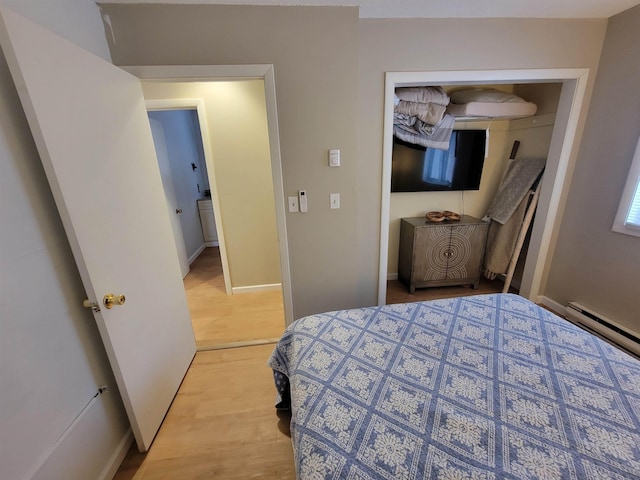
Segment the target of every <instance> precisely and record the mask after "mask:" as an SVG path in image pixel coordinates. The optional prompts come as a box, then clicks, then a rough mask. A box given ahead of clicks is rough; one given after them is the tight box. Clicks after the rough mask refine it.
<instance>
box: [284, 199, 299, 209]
mask: <svg viewBox="0 0 640 480" xmlns="http://www.w3.org/2000/svg"><path fill="white" fill-rule="evenodd" d="M287 200H288V203H289V213H296V212H299V211H300V210H299V209H298V197H288V198H287Z"/></svg>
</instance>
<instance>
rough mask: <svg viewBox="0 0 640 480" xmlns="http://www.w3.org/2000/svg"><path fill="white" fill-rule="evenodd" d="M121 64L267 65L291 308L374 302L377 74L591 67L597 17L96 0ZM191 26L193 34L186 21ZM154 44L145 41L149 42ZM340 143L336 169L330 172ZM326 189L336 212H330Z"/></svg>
mask: <svg viewBox="0 0 640 480" xmlns="http://www.w3.org/2000/svg"><path fill="white" fill-rule="evenodd" d="M103 13H104V14H106V15H108V17H109V20H110V23H111V25H113V41H112V42H111V43H110V49H111V54H112V56H113V59H114V62H115V63H116V64H120V65H136V64H141V65H161V64H225V63H229V64H237V63H273V64H274V65H275V74H276V87H277V102H278V115H279V122H280V137H281V142H282V157H283V172H284V186H285V195H293V194H295V193H296V191H297V190H298V189H302V188H304V189H307V190H308V192H309V206H310V213H308V214H306V215H302V214H288V216H287V227H288V236H289V237H288V238H289V246H290V257H291V268H292V282H293V299H294V315H295V316H296V317H299V316H301V315H305V314H308V313H313V312H318V311H321V310H333V309H337V308H341V307H355V306H360V305H371V304H374V303H376V302H377V283H378V259H379V235H380V202H381V191H380V185H381V171H382V116H383V86H384V73H385V72H386V71H415V70H417V71H424V70H460V69H465V70H467V69H468V70H472V69H517V68H564V67H586V68H592V69H595V68H596V67H597V63H598V58H599V53H600V49H601V45H602V40H603V38H604V32H605V27H606V21H604V20H579V21H578V20H576V21H554V20H513V19H502V20H445V19H438V20H402V19H400V20H397V19H396V20H386V19H385V20H382V19H367V20H358V18H357V10H355V9H352V8H324V7H238V6H219V5H213V6H212V5H209V6H203V5H200V6H179V7H178V6H166V5H164V6H160V5H153V6H151V5H116V4H112V5H104V6H103ZM184 25H189V28H188V29H185V28H184V27H183V26H184ZM151 39H153V40H151ZM330 148H341V149H342V159H343V166H342V167H340V168H339V169H329V168H328V167H326V163H327V161H326V151H327V150H328V149H330ZM330 192H339V193H341V194H342V209H341V210H333V211H331V210H329V206H328V196H329V193H330Z"/></svg>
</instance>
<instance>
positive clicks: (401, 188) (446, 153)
mask: <svg viewBox="0 0 640 480" xmlns="http://www.w3.org/2000/svg"><path fill="white" fill-rule="evenodd" d="M486 139H487V132H486V130H454V131H453V132H452V134H451V142H450V144H449V150H439V149H435V148H425V147H422V146H420V145H414V144H411V143H407V142H403V141H402V140H400V139H399V138H397V137H393V156H392V161H391V164H392V167H391V191H392V192H438V191H458V190H478V189H479V188H480V178H481V177H482V167H483V165H484V158H485V146H486Z"/></svg>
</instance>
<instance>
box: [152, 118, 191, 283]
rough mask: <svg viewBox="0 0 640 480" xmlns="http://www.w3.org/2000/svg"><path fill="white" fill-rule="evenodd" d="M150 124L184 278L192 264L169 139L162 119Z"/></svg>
mask: <svg viewBox="0 0 640 480" xmlns="http://www.w3.org/2000/svg"><path fill="white" fill-rule="evenodd" d="M149 124H150V125H151V134H152V135H153V144H154V146H155V149H156V156H157V157H158V166H159V167H160V178H162V187H163V190H164V196H165V201H166V204H167V212H169V219H170V221H171V231H172V232H173V239H174V241H175V243H176V254H177V255H178V263H179V264H180V272H181V273H182V278H184V277H186V276H187V275H188V274H189V270H190V266H189V259H188V258H187V247H186V246H185V244H184V235H183V233H182V225H181V224H180V215H181V214H182V210H181V209H180V208H178V200H177V197H176V189H175V186H174V183H173V173H172V172H171V162H170V161H169V154H168V153H167V139H166V137H165V135H164V127H163V126H162V123H161V122H160V120H157V119H155V118H149Z"/></svg>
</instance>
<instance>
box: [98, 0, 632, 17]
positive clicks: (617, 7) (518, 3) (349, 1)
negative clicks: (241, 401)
mask: <svg viewBox="0 0 640 480" xmlns="http://www.w3.org/2000/svg"><path fill="white" fill-rule="evenodd" d="M97 2H98V3H168V4H171V3H173V4H226V5H308V6H359V7H360V17H361V18H496V17H500V18H608V17H611V16H613V15H615V14H617V13H620V12H622V11H624V10H627V9H629V8H631V7H633V6H635V5H638V4H640V0H97Z"/></svg>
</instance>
